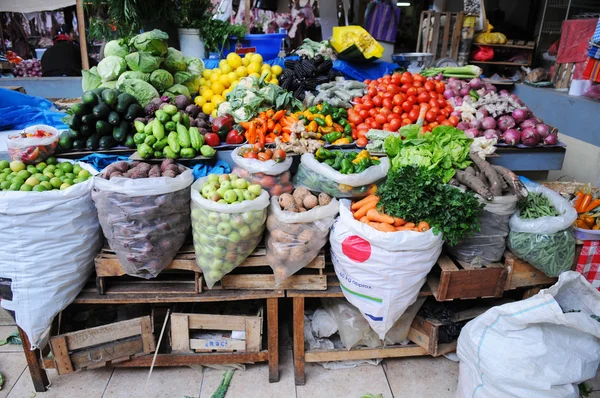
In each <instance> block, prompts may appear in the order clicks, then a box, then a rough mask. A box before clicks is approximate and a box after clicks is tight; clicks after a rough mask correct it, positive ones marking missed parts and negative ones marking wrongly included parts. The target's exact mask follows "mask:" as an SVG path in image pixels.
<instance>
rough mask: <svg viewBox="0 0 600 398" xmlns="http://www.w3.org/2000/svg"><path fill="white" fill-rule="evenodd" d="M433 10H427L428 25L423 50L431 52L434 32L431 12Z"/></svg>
mask: <svg viewBox="0 0 600 398" xmlns="http://www.w3.org/2000/svg"><path fill="white" fill-rule="evenodd" d="M432 13H433V11H427V25H426V30H425V44H424V45H423V49H424V50H423V52H426V53H430V52H431V35H432V34H433V30H432V27H431V14H432Z"/></svg>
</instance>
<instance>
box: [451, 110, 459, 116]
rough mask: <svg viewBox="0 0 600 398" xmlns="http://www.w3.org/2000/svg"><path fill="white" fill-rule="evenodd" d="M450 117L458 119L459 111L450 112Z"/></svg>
mask: <svg viewBox="0 0 600 398" xmlns="http://www.w3.org/2000/svg"><path fill="white" fill-rule="evenodd" d="M450 116H456V117H460V111H452V113H451V114H450Z"/></svg>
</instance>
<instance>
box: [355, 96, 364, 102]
mask: <svg viewBox="0 0 600 398" xmlns="http://www.w3.org/2000/svg"><path fill="white" fill-rule="evenodd" d="M354 102H355V103H357V104H362V103H363V99H362V97H356V98H354Z"/></svg>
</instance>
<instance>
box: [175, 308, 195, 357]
mask: <svg viewBox="0 0 600 398" xmlns="http://www.w3.org/2000/svg"><path fill="white" fill-rule="evenodd" d="M188 322H189V318H188V316H187V315H186V314H171V350H172V351H173V352H189V351H190V350H191V348H190V326H189V323H188Z"/></svg>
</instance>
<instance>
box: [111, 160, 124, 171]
mask: <svg viewBox="0 0 600 398" xmlns="http://www.w3.org/2000/svg"><path fill="white" fill-rule="evenodd" d="M112 166H113V167H114V168H115V170H117V171H119V172H121V173H125V172H126V171H127V169H128V168H129V163H127V162H126V161H124V160H122V161H120V162H115V163H113V164H112ZM109 167H110V166H109Z"/></svg>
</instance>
